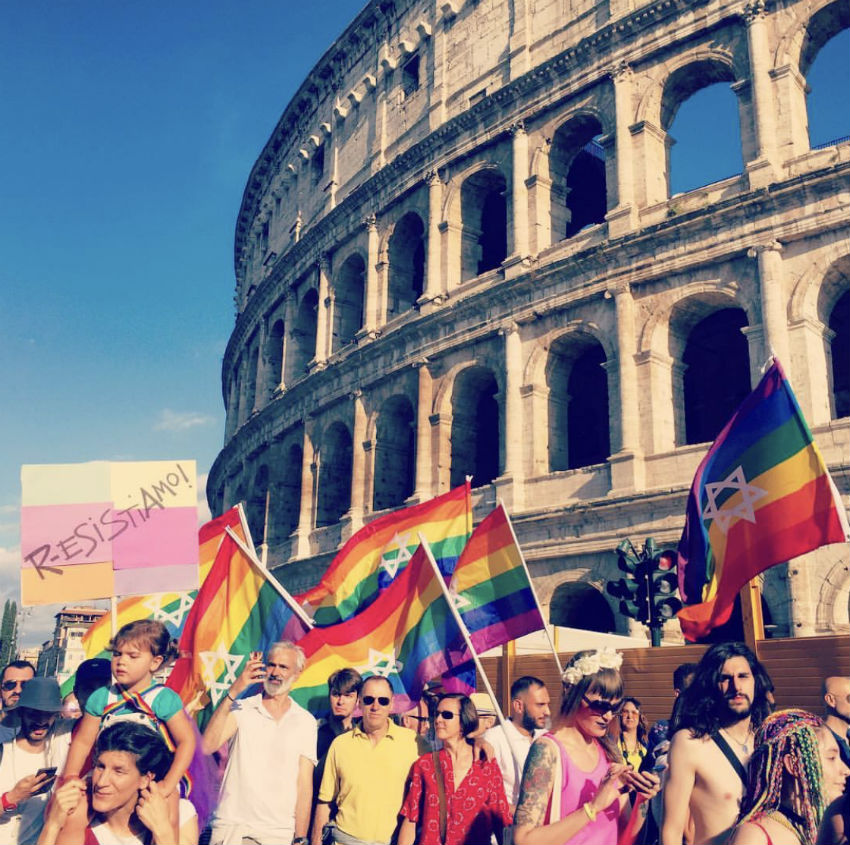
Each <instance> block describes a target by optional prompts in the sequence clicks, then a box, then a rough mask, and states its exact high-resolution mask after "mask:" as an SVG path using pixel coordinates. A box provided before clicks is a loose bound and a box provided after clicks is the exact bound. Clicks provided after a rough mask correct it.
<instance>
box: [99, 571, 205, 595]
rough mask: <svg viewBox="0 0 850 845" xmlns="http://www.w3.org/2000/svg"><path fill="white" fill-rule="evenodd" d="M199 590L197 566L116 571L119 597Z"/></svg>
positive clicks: (116, 587)
mask: <svg viewBox="0 0 850 845" xmlns="http://www.w3.org/2000/svg"><path fill="white" fill-rule="evenodd" d="M197 589H198V565H197V564H195V565H194V566H148V567H145V568H144V569H141V568H134V569H116V570H115V592H116V593H117V594H118V595H142V594H145V593H168V592H183V591H188V590H197Z"/></svg>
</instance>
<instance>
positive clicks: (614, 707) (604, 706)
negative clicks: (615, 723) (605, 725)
mask: <svg viewBox="0 0 850 845" xmlns="http://www.w3.org/2000/svg"><path fill="white" fill-rule="evenodd" d="M582 701H584V703H585V704H586V705H587V706H588V708H589V709H590V710H592V711H593V712H594V713H596V714H597V715H598V716H604V715H605V714H606V713H608V712H609V711H610V712H611V713H612V714H613V715H614V716H616V715H617V714H618V713H619V712H620V711H621V710H622V709H623V702H622V701H618V702H617V703H616V704H612V703H611V702H610V701H606V700H605V699H604V698H597V699H596V700H595V701H593V700H591V699H589V698H588V697H587V696H586V695H583V696H582Z"/></svg>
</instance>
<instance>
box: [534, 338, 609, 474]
mask: <svg viewBox="0 0 850 845" xmlns="http://www.w3.org/2000/svg"><path fill="white" fill-rule="evenodd" d="M606 362H607V357H606V354H605V349H604V347H603V346H602V344H601V343H599V342H598V341H597V340H596V339H595V338H594V337H593V335H592V334H590V333H589V332H562V333H561V334H559V335H558V336H557V337H556V338H555V340H553V341H552V342H551V343H550V344H549V354H548V356H547V359H546V364H545V368H544V370H545V382H544V383H545V384H546V387H547V389H548V428H549V471H550V472H558V471H561V470H566V469H577V468H579V467H583V466H590V465H592V464H597V463H602V462H604V461H605V460H606V459H607V458H608V457H609V455H610V454H611V433H610V426H609V408H608V393H609V387H608V378H607V373H606V370H605V369H604V365H605V363H606Z"/></svg>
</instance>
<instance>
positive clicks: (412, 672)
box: [292, 546, 475, 713]
mask: <svg viewBox="0 0 850 845" xmlns="http://www.w3.org/2000/svg"><path fill="white" fill-rule="evenodd" d="M298 644H299V645H300V646H301V648H303V649H304V652H305V654H306V656H307V665H306V668H305V669H304V671H303V672H302V673H301V676H300V677H299V678H298V680H297V681H296V682H295V686H294V687H293V689H292V697H293V698H294V699H295V700H296V701H297V702H298V703H299V704H301V705H302V706H304V707H306V708H307V709H308V710H309V711H310V712H312V713H321V712H323V711H325V710H327V706H328V683H327V682H328V676H329V675H331V674H332V673H333V672H335V671H336V670H337V669H341V668H343V667H344V666H351V667H354V668H355V669H357V670H358V671H359V672H360V673H361V674H362V675H364V676H365V675H383V676H384V677H386V678H388V679H389V681H390V683H391V684H392V686H393V689H394V690H395V693H396V710H397V711H398V712H402V711H404V710H407V709H409V707H410V702H412V701H417V700H418V699H419V697H420V695H421V693H422V688H423V687H424V685H425V684H426V683H427V682H428V681H430V680H433V679H436V678H442V679H443V682H444V685H445V686H446V688H447V689H449V688H451V689H453V690H456V691H459V692H465V693H467V694H469V693H470V692H473V691H474V689H475V682H474V673H471V674H472V678H471V680H470V678H469V674H470V673H469V667H470V664H469V662H468V661H469V659H470V656H469V652H468V650H467V648H466V645H465V643H464V640H463V635H462V634H461V632H460V629H459V628H458V626H457V623H456V622H455V621H454V617H453V616H452V612H451V608H450V607H449V604H448V602H447V601H446V599H445V595H444V593H443V590H442V588H441V587H440V584H439V583H438V581H437V577H436V575H435V574H434V570H433V568H432V566H431V564H430V563H429V561H428V559H427V557H426V555H425V551H424V549H423V548H422V547H421V546H420V547H419V548H418V549H417V551H416V552H415V553H414V555H413V557H412V558H411V560H410V561H409V562H408V564H407V566H406V567H405V568H404V570H402V572H401V573H400V574H399V575H398V576H397V577H396V579H395V580H394V581H393V582H392V584H390V586H389V587H387V589H386V590H384V591H383V592H382V593H381V594H380V595H379V596H378V597H377V598H376V599H375V601H374V602H372V604H370V605H369V606H368V607H367V608H366V609H365V610H363V611H361V612H360V613H359V614H357V616H355V617H353V618H351V619H347V620H346V621H344V622H340V623H339V624H337V625H332V626H330V627H327V628H314V629H313V630H312V631H310V632H309V633H308V634H307V635H306V636H305V637H304V638H303V639H302V640H300V641H299V643H298ZM449 677H452V678H453V679H454V682H452V681H450V680H449Z"/></svg>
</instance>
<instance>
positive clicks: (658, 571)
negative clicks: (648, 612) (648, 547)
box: [649, 549, 682, 624]
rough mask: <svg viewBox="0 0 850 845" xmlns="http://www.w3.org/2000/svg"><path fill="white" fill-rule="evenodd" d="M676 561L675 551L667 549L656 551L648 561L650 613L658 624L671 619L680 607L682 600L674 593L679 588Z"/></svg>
mask: <svg viewBox="0 0 850 845" xmlns="http://www.w3.org/2000/svg"><path fill="white" fill-rule="evenodd" d="M676 561H677V555H676V552H674V551H671V550H669V549H667V550H665V551H662V552H656V554H654V555H653V557H652V558H651V559H650V561H649V565H650V566H651V572H650V576H649V579H650V596H651V601H652V615H653V618H654V620H655V621H657V622H658V623H659V624H663V623H664V622H666V621H667V620H668V619H672V618H673V617H674V616H675V615H676V614H677V613H678V612H679V611H680V610H681V609H682V602H681V601H679V599H678V598H676V595H675V594H676V591H677V590H678V589H679V579H678V576H677V575H676Z"/></svg>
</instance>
